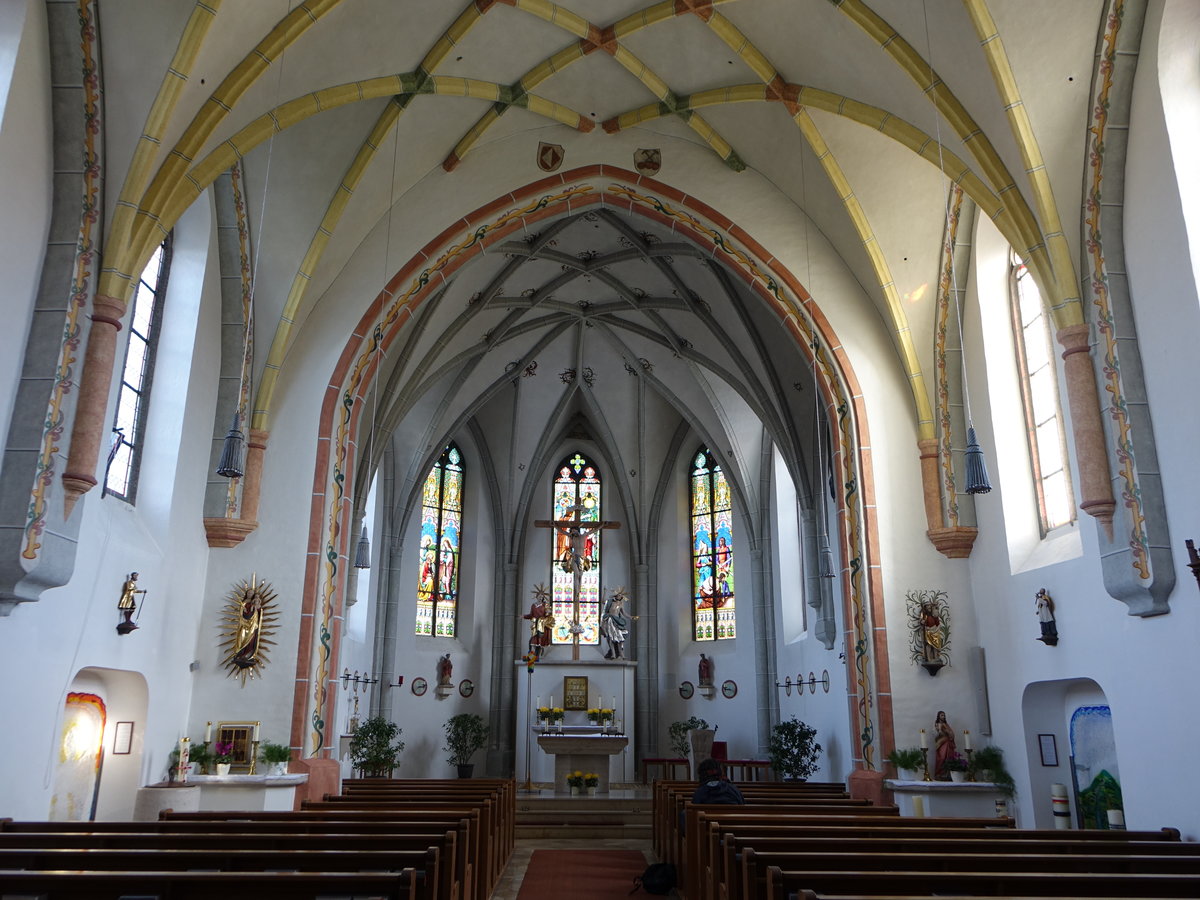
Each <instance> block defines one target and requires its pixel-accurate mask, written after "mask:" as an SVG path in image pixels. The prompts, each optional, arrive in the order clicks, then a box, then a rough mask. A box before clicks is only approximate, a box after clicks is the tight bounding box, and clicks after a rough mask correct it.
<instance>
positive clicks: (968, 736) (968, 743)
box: [963, 731, 971, 750]
mask: <svg viewBox="0 0 1200 900" xmlns="http://www.w3.org/2000/svg"><path fill="white" fill-rule="evenodd" d="M963 739H964V740H965V742H966V743H965V744H964V745H963V747H964V749H966V750H970V749H971V732H969V731H964V732H963Z"/></svg>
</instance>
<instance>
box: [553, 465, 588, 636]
mask: <svg viewBox="0 0 1200 900" xmlns="http://www.w3.org/2000/svg"><path fill="white" fill-rule="evenodd" d="M553 515H554V521H555V522H564V521H566V520H568V519H571V520H575V519H578V520H579V521H580V522H597V523H598V522H600V521H601V517H600V472H599V471H598V470H597V469H596V467H595V466H594V465H592V464H591V463H590V462H588V460H587V459H585V458H584V456H583V454H581V453H578V452H577V453H575V454H573V455H571V456H569V457H568V458H566V459H564V460H563V461H562V462H561V463H559V466H558V469H557V470H556V471H555V475H554V509H553ZM585 531H586V533H583V532H585ZM553 534H554V539H553V543H552V545H551V554H552V556H551V569H552V570H553V573H554V574H553V578H552V584H553V598H554V630H553V632H552V633H551V637H550V639H551V641H552V642H553V643H555V644H569V643H571V642H572V639H573V635H572V627H573V623H575V622H578V623H579V629H580V631H579V643H580V644H593V645H594V644H599V643H600V529H599V528H593V529H584V528H580V529H579V530H578V532H576V533H574V534H573V533H572V532H571V530H569V529H564V528H555V529H554V532H553ZM576 572H578V575H579V609H578V611H576V609H575V576H576Z"/></svg>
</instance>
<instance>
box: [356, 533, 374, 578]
mask: <svg viewBox="0 0 1200 900" xmlns="http://www.w3.org/2000/svg"><path fill="white" fill-rule="evenodd" d="M354 568H356V569H369V568H371V542H370V540H368V538H367V526H366V525H364V526H363V530H362V536H361V537H360V538H359V539H358V548H357V549H356V550H355V551H354Z"/></svg>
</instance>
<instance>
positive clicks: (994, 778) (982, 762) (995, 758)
mask: <svg viewBox="0 0 1200 900" xmlns="http://www.w3.org/2000/svg"><path fill="white" fill-rule="evenodd" d="M970 771H971V773H972V774H973V775H974V776H975V780H976V781H990V782H991V783H992V784H994V785H996V787H998V788H999V789H1000V793H1002V794H1004V796H1006V797H1012V796H1013V795H1015V794H1016V793H1017V784H1016V782H1015V781H1013V777H1012V775H1010V774H1009V771H1008V768H1007V767H1006V766H1005V765H1004V751H1003V750H1001V749H1000V748H999V747H996V746H993V745H991V744H989V745H988V746H986V747H983V748H981V749H979V750H976V751H975V752H974V753H973V754H972V755H971V764H970Z"/></svg>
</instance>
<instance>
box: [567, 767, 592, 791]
mask: <svg viewBox="0 0 1200 900" xmlns="http://www.w3.org/2000/svg"><path fill="white" fill-rule="evenodd" d="M584 778H585V776H584V774H583V772H582V771H580V770H579V769H576V770H575V771H574V772H572V773H571V774H570V775H568V776H567V786H568V787H573V788H581V787H583V785H584ZM597 783H599V782H597Z"/></svg>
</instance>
